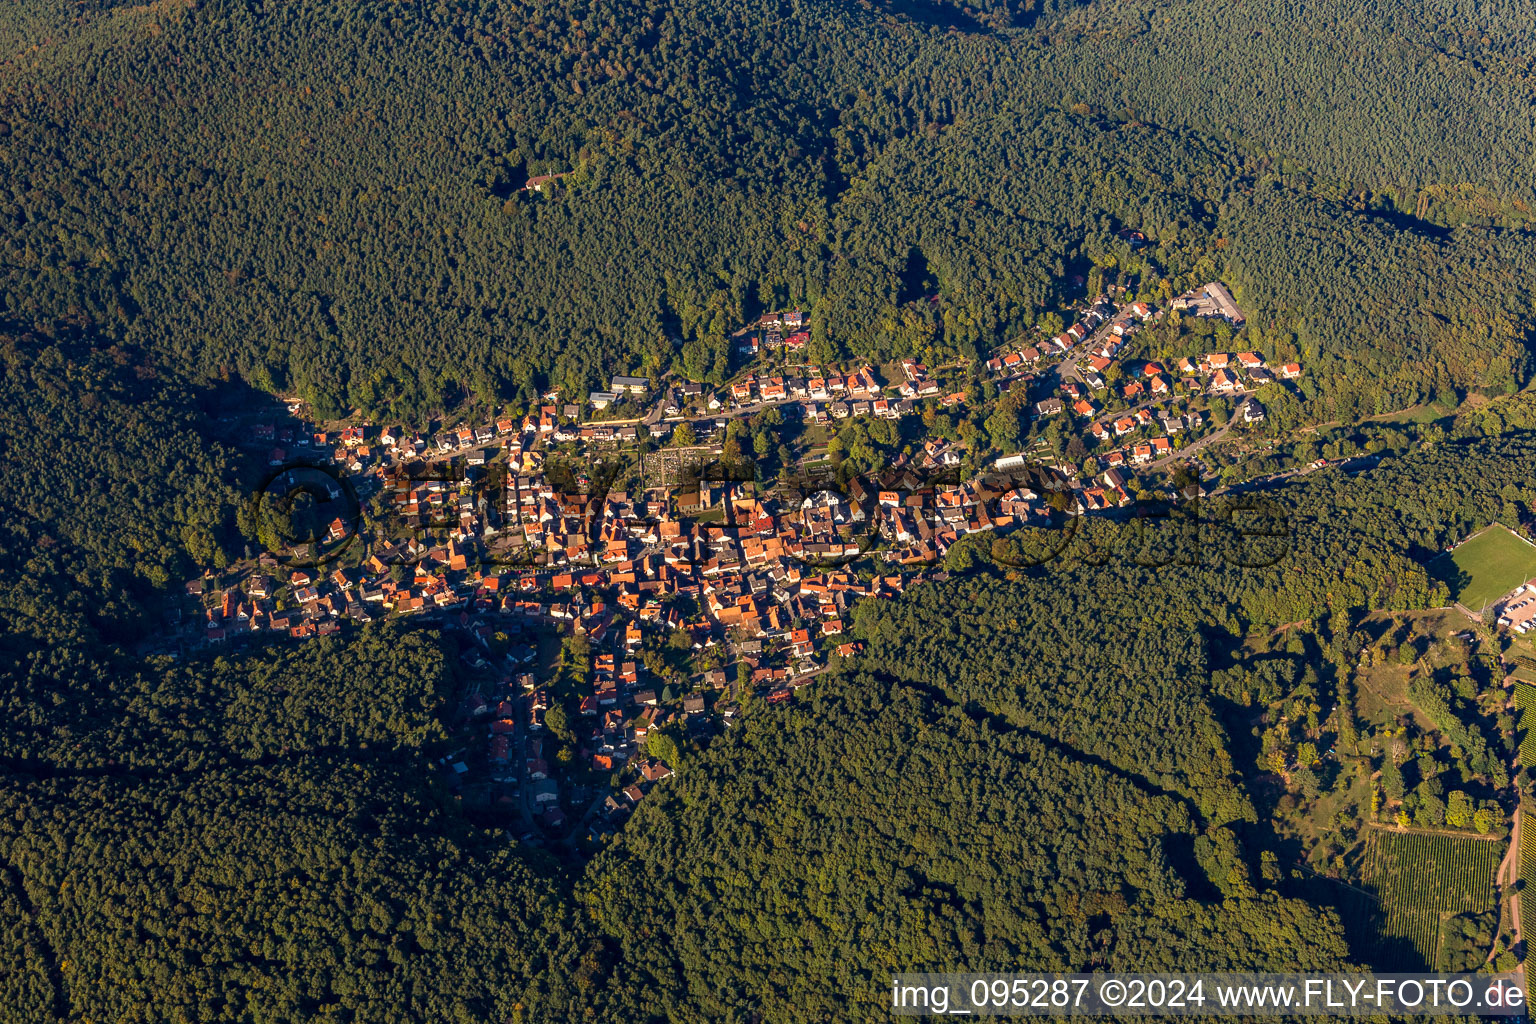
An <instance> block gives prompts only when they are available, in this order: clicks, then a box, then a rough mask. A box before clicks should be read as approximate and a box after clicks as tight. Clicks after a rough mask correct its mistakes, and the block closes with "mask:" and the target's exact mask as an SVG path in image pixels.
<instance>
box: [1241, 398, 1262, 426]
mask: <svg viewBox="0 0 1536 1024" xmlns="http://www.w3.org/2000/svg"><path fill="white" fill-rule="evenodd" d="M1243 422H1244V423H1263V422H1264V407H1263V406H1262V405H1260V404H1259V403H1258V402H1256V401H1254V400H1253V399H1251V398H1250V399H1248V401H1246V402H1244V403H1243Z"/></svg>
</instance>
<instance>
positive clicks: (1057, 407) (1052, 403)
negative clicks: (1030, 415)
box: [1035, 398, 1066, 419]
mask: <svg viewBox="0 0 1536 1024" xmlns="http://www.w3.org/2000/svg"><path fill="white" fill-rule="evenodd" d="M1064 408H1066V407H1065V406H1064V405H1062V404H1061V399H1059V398H1047V399H1046V400H1045V401H1043V402H1036V403H1035V415H1036V416H1038V417H1040V418H1042V419H1043V418H1045V417H1046V416H1056V415H1058V414H1059V413H1060V412H1061V411H1062V409H1064Z"/></svg>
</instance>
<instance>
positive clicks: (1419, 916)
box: [1362, 830, 1505, 971]
mask: <svg viewBox="0 0 1536 1024" xmlns="http://www.w3.org/2000/svg"><path fill="white" fill-rule="evenodd" d="M1504 850H1505V845H1504V843H1502V842H1498V841H1490V840H1486V839H1473V838H1471V837H1461V836H1449V835H1434V834H1430V833H1408V832H1389V831H1386V830H1375V831H1373V832H1372V834H1371V836H1370V838H1369V839H1368V840H1367V843H1366V852H1365V860H1364V863H1363V865H1362V874H1363V877H1364V881H1365V883H1366V885H1367V886H1368V887H1370V888H1371V889H1374V890H1375V892H1376V894H1377V898H1378V899H1379V901H1380V902H1379V906H1378V908H1377V914H1376V917H1377V941H1376V948H1375V949H1373V950H1369V951H1363V952H1365V953H1366V958H1367V959H1368V960H1370V962H1371V963H1372V964H1373V965H1375V966H1376V967H1377V968H1378V969H1382V970H1414V969H1419V968H1427V969H1430V970H1442V971H1454V970H1461V969H1464V968H1466V967H1467V966H1468V964H1469V961H1470V962H1472V963H1475V962H1477V961H1476V956H1477V954H1478V950H1477V949H1476V948H1473V947H1474V946H1475V944H1476V943H1478V942H1479V941H1481V940H1482V938H1483V937H1484V936H1485V935H1486V939H1487V942H1488V945H1489V946H1491V943H1492V940H1493V934H1492V933H1493V930H1494V929H1496V928H1497V926H1498V921H1497V917H1496V912H1497V910H1498V894H1497V891H1496V889H1495V886H1494V874H1495V873H1496V872H1497V871H1498V867H1499V861H1500V860H1501V859H1502V858H1503V856H1504ZM1486 951H1487V947H1484V948H1483V949H1482V952H1483V953H1486Z"/></svg>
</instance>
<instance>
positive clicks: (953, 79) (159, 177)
mask: <svg viewBox="0 0 1536 1024" xmlns="http://www.w3.org/2000/svg"><path fill="white" fill-rule="evenodd" d="M1475 6H1477V7H1478V8H1479V9H1478V10H1477V11H1463V10H1461V9H1460V8H1455V9H1452V7H1451V5H1445V7H1444V9H1441V8H1440V7H1425V8H1423V9H1416V10H1414V11H1411V12H1409V11H1392V12H1387V11H1382V10H1378V9H1377V5H1373V4H1371V3H1368V2H1364V0H1328V2H1326V3H1324V4H1323V5H1322V6H1321V8H1318V7H1317V6H1316V5H1309V6H1307V7H1306V8H1305V9H1303V8H1301V7H1297V6H1295V5H1287V4H1284V3H1279V2H1272V3H1268V4H1266V5H1265V6H1264V8H1263V10H1262V12H1260V11H1253V12H1248V13H1245V14H1243V15H1238V14H1236V13H1232V12H1220V13H1218V12H1212V11H1210V10H1208V9H1207V8H1206V5H1201V4H1196V3H1193V2H1181V3H1176V4H1174V5H1173V6H1159V7H1157V8H1156V9H1155V10H1154V9H1153V8H1151V7H1148V6H1144V5H1141V4H1138V3H1134V2H1122V3H1113V4H1110V3H1089V4H1080V5H1066V4H1061V5H1054V4H1050V5H1035V4H1033V3H1031V4H1017V3H1011V2H998V3H993V4H986V5H971V6H966V5H960V4H940V3H931V4H930V3H924V2H911V3H893V4H890V5H888V6H886V5H881V4H878V3H874V2H869V3H856V2H851V0H792V2H786V3H781V4H774V5H770V6H768V7H764V6H762V5H760V4H751V5H740V4H735V5H733V4H721V3H715V2H711V3H700V2H691V0H679V2H672V3H664V2H660V0H607V2H600V3H595V2H591V0H558V2H554V0H551V2H544V3H537V4H517V3H512V2H503V0H486V2H481V3H473V4H471V3H454V4H450V3H436V4H434V3H419V4H398V3H383V2H364V3H345V4H342V3H334V4H333V3H322V4H279V3H272V2H262V0H207V2H203V3H198V4H189V3H179V2H162V3H156V4H152V5H147V6H131V5H126V4H113V3H105V2H93V3H85V4H81V3H74V2H66V0H34V2H29V3H23V4H12V5H9V6H8V7H7V8H6V10H5V11H4V12H3V13H0V47H3V48H4V52H6V53H8V54H13V55H15V56H14V57H12V58H11V59H9V60H8V61H7V62H6V63H5V64H4V65H3V66H0V133H3V137H4V139H5V143H6V145H5V147H4V152H3V153H0V222H3V223H5V224H6V225H7V228H8V230H7V231H6V232H5V233H4V236H3V241H0V302H3V304H4V308H5V310H6V311H8V312H9V313H10V314H11V315H13V316H15V317H18V318H20V319H21V320H23V321H25V322H28V323H54V322H58V321H68V322H74V323H81V324H86V325H89V326H90V327H91V328H93V329H94V330H96V331H99V332H100V333H101V334H102V336H104V337H106V338H109V339H111V340H113V341H114V342H116V343H117V344H119V345H123V346H127V347H131V348H136V349H140V350H142V351H144V352H146V353H149V355H150V357H151V358H152V359H154V360H155V361H157V362H159V363H160V364H162V365H166V366H170V367H174V368H177V369H182V370H190V371H192V372H194V373H196V374H203V375H210V376H215V377H217V376H220V375H228V374H235V373H238V374H241V375H243V376H244V377H245V378H246V379H248V380H249V381H250V382H252V383H254V384H255V385H257V386H259V387H263V388H285V389H294V390H297V391H299V392H301V393H302V394H304V395H306V396H307V397H309V398H311V399H313V400H314V401H315V402H316V406H317V408H318V409H320V410H322V411H324V412H339V411H343V410H346V409H350V408H354V407H356V408H360V409H362V410H364V411H365V412H369V413H373V414H377V415H381V416H382V415H390V416H397V417H413V418H416V419H420V418H422V417H423V416H424V415H425V414H426V413H427V412H428V411H430V410H433V409H437V408H441V407H444V406H454V405H457V404H458V403H460V402H462V401H464V400H468V399H481V400H484V401H486V402H495V401H499V400H502V399H506V398H513V399H521V400H525V401H526V400H531V399H532V397H533V395H534V392H535V389H537V388H540V387H543V386H547V385H549V384H552V383H553V384H559V385H563V386H565V387H566V388H567V389H569V390H570V391H574V392H578V393H579V392H582V391H584V390H585V389H587V388H590V387H594V386H596V385H597V384H598V383H599V382H601V381H602V380H603V378H604V374H605V373H608V372H612V371H615V370H617V371H643V372H653V371H656V370H660V369H664V368H669V367H675V368H678V369H681V370H683V371H685V372H687V373H689V374H690V375H692V376H694V377H696V378H700V379H705V378H710V379H717V380H718V379H720V378H721V377H722V376H723V375H724V374H726V373H727V372H728V362H729V352H728V348H727V345H726V342H725V338H726V335H727V332H728V331H729V330H731V329H733V328H734V327H735V326H737V325H738V324H739V323H741V322H744V320H745V318H747V317H749V316H751V315H754V314H755V313H757V312H759V311H761V310H762V309H765V308H778V307H779V306H780V305H781V304H791V303H798V304H805V305H807V306H809V307H810V308H811V309H812V310H813V316H814V326H815V338H816V341H815V345H814V348H813V354H815V355H818V356H820V357H823V358H831V357H838V356H852V355H859V356H889V355H892V354H901V355H906V354H912V353H937V354H941V355H955V356H960V357H969V356H971V355H974V354H975V353H976V352H977V351H978V350H982V351H985V350H989V349H991V348H992V347H993V346H994V345H996V344H998V343H1000V342H1003V341H1006V340H1008V339H1009V338H1012V337H1014V336H1015V335H1017V334H1018V333H1019V332H1020V331H1023V330H1025V329H1028V328H1029V327H1031V326H1032V325H1033V324H1035V323H1036V322H1037V320H1038V319H1039V318H1040V317H1041V316H1043V315H1046V314H1048V313H1052V312H1054V311H1055V310H1056V309H1057V308H1058V307H1059V306H1060V304H1061V303H1063V302H1064V301H1067V300H1071V299H1077V298H1081V297H1082V286H1081V285H1080V284H1077V283H1074V279H1075V278H1078V277H1085V276H1086V274H1087V272H1088V270H1089V269H1090V268H1091V267H1095V266H1096V267H1098V268H1100V269H1101V270H1103V271H1105V275H1106V279H1108V280H1110V281H1114V280H1120V281H1122V283H1125V284H1127V285H1128V286H1129V287H1130V288H1131V290H1132V293H1133V294H1136V293H1138V292H1145V293H1146V295H1147V297H1149V298H1167V297H1168V296H1169V295H1170V294H1177V292H1178V291H1182V290H1183V289H1184V288H1185V287H1188V286H1189V285H1190V284H1193V283H1198V282H1199V281H1200V280H1204V279H1207V278H1209V277H1210V276H1214V275H1217V274H1221V273H1227V274H1229V275H1230V277H1231V279H1232V280H1233V282H1234V283H1235V284H1236V286H1237V288H1238V295H1239V298H1240V300H1241V301H1242V302H1243V303H1244V304H1245V306H1247V307H1248V308H1249V309H1251V310H1252V312H1253V314H1256V315H1251V316H1250V322H1251V324H1252V325H1253V328H1252V333H1253V337H1252V338H1251V339H1248V341H1249V343H1250V344H1251V345H1252V347H1255V348H1258V347H1264V348H1266V349H1268V350H1270V351H1271V353H1272V354H1274V355H1298V354H1300V355H1305V356H1307V357H1308V358H1314V357H1316V356H1318V355H1322V356H1323V357H1324V358H1323V359H1322V360H1321V361H1320V363H1319V365H1318V373H1317V374H1316V375H1315V376H1314V377H1312V378H1311V382H1312V383H1313V384H1314V385H1315V386H1316V387H1317V388H1318V389H1319V390H1321V391H1323V392H1324V393H1326V394H1329V395H1332V394H1334V393H1337V394H1338V395H1339V399H1338V401H1339V402H1340V403H1341V406H1342V408H1345V409H1352V408H1357V407H1359V408H1367V409H1370V410H1371V411H1374V410H1375V408H1376V407H1377V406H1378V405H1385V406H1387V407H1392V408H1396V407H1400V406H1402V405H1405V404H1409V403H1411V401H1412V400H1413V399H1414V397H1415V396H1417V395H1421V394H1425V393H1431V392H1434V393H1442V394H1446V393H1449V392H1450V391H1452V390H1455V389H1460V390H1463V391H1465V390H1487V391H1490V392H1498V391H1502V390H1505V389H1507V388H1509V387H1510V386H1512V385H1513V384H1515V383H1518V382H1522V381H1523V380H1525V379H1526V378H1527V377H1528V376H1529V372H1530V370H1529V366H1528V365H1527V356H1526V352H1525V349H1524V347H1523V342H1524V340H1525V336H1526V332H1527V327H1526V325H1527V324H1528V323H1529V322H1530V316H1529V314H1530V311H1531V308H1532V302H1531V292H1530V288H1529V285H1528V280H1527V279H1528V276H1529V274H1528V271H1529V268H1530V267H1531V265H1532V259H1531V246H1532V243H1531V240H1530V239H1529V238H1528V237H1527V234H1526V231H1525V226H1526V224H1527V218H1528V216H1529V206H1528V204H1529V202H1530V201H1531V200H1532V199H1533V196H1532V195H1531V194H1530V187H1529V176H1528V175H1527V174H1526V173H1525V170H1526V169H1527V168H1528V166H1529V153H1528V149H1529V147H1530V145H1532V142H1531V139H1532V137H1533V136H1532V131H1531V118H1532V116H1533V114H1532V113H1531V111H1532V110H1533V109H1536V108H1533V106H1532V105H1531V104H1530V102H1529V91H1530V84H1529V74H1530V62H1531V51H1530V40H1529V38H1528V33H1524V32H1521V31H1518V30H1515V29H1513V28H1511V25H1512V24H1516V23H1520V15H1521V13H1522V12H1520V11H1517V10H1515V8H1518V7H1519V6H1520V5H1519V4H1518V3H1513V4H1496V3H1485V4H1481V5H1475ZM1505 8H1509V9H1508V10H1506V9H1505ZM1523 13H1529V12H1523ZM1529 20H1530V19H1529V18H1526V19H1525V22H1529ZM1255 23H1257V24H1261V25H1262V26H1263V29H1262V30H1261V31H1250V27H1251V26H1252V25H1253V24H1255ZM1388 25H1390V28H1388V27H1387V26H1388ZM1367 26H1369V28H1368V27H1367ZM1373 33H1383V34H1384V35H1385V36H1386V37H1388V38H1390V40H1391V43H1390V45H1387V46H1382V45H1377V44H1376V41H1375V36H1374V35H1373ZM1479 33H1481V34H1479ZM1340 40H1343V41H1344V42H1343V43H1342V45H1341V43H1340ZM1303 55H1304V56H1303ZM1346 97H1347V98H1348V101H1347V102H1346V100H1345V98H1346ZM1445 110H1455V111H1457V112H1458V115H1459V116H1457V117H1444V116H1438V115H1437V114H1435V113H1432V112H1433V111H1445ZM548 172H571V173H570V175H569V176H568V177H567V178H564V179H562V180H561V182H560V184H559V186H558V187H556V188H552V189H550V190H549V191H547V192H546V193H544V194H539V193H534V192H523V191H522V190H521V187H522V185H523V183H524V181H525V180H526V179H527V178H529V177H531V176H534V175H536V174H541V173H548ZM1126 228H1128V229H1135V230H1139V231H1142V232H1143V233H1145V235H1146V236H1147V237H1148V238H1149V239H1150V240H1151V242H1152V244H1151V246H1149V247H1147V248H1144V249H1140V250H1138V251H1136V252H1132V251H1131V250H1130V249H1129V248H1128V246H1127V244H1126V243H1125V242H1124V241H1123V240H1122V239H1121V238H1120V237H1119V236H1118V234H1117V233H1118V232H1119V231H1120V230H1121V229H1126ZM1442 282H1450V283H1452V284H1453V287H1449V288H1446V289H1444V290H1443V291H1441V290H1437V289H1438V285H1440V284H1441V283H1442ZM1426 289H1428V290H1431V291H1433V292H1434V294H1433V296H1432V297H1430V298H1428V299H1426V296H1425V291H1426ZM929 295H937V296H938V299H939V301H938V304H937V306H931V305H930V304H929V303H928V302H927V301H926V299H927V297H928V296H929ZM1316 412H1317V415H1318V417H1319V418H1323V417H1325V416H1327V415H1328V414H1329V413H1330V410H1329V408H1328V407H1327V406H1324V405H1320V406H1319V407H1318V409H1317V410H1316Z"/></svg>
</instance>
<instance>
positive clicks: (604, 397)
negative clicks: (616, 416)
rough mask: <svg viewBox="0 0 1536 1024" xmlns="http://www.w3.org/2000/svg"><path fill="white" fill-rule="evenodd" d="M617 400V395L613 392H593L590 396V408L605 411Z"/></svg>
mask: <svg viewBox="0 0 1536 1024" xmlns="http://www.w3.org/2000/svg"><path fill="white" fill-rule="evenodd" d="M618 400H619V396H618V394H617V393H615V392H613V391H594V392H592V395H591V401H592V407H593V408H594V409H606V408H608V407H609V406H610V405H612V404H613V403H614V402H617V401H618Z"/></svg>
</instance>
